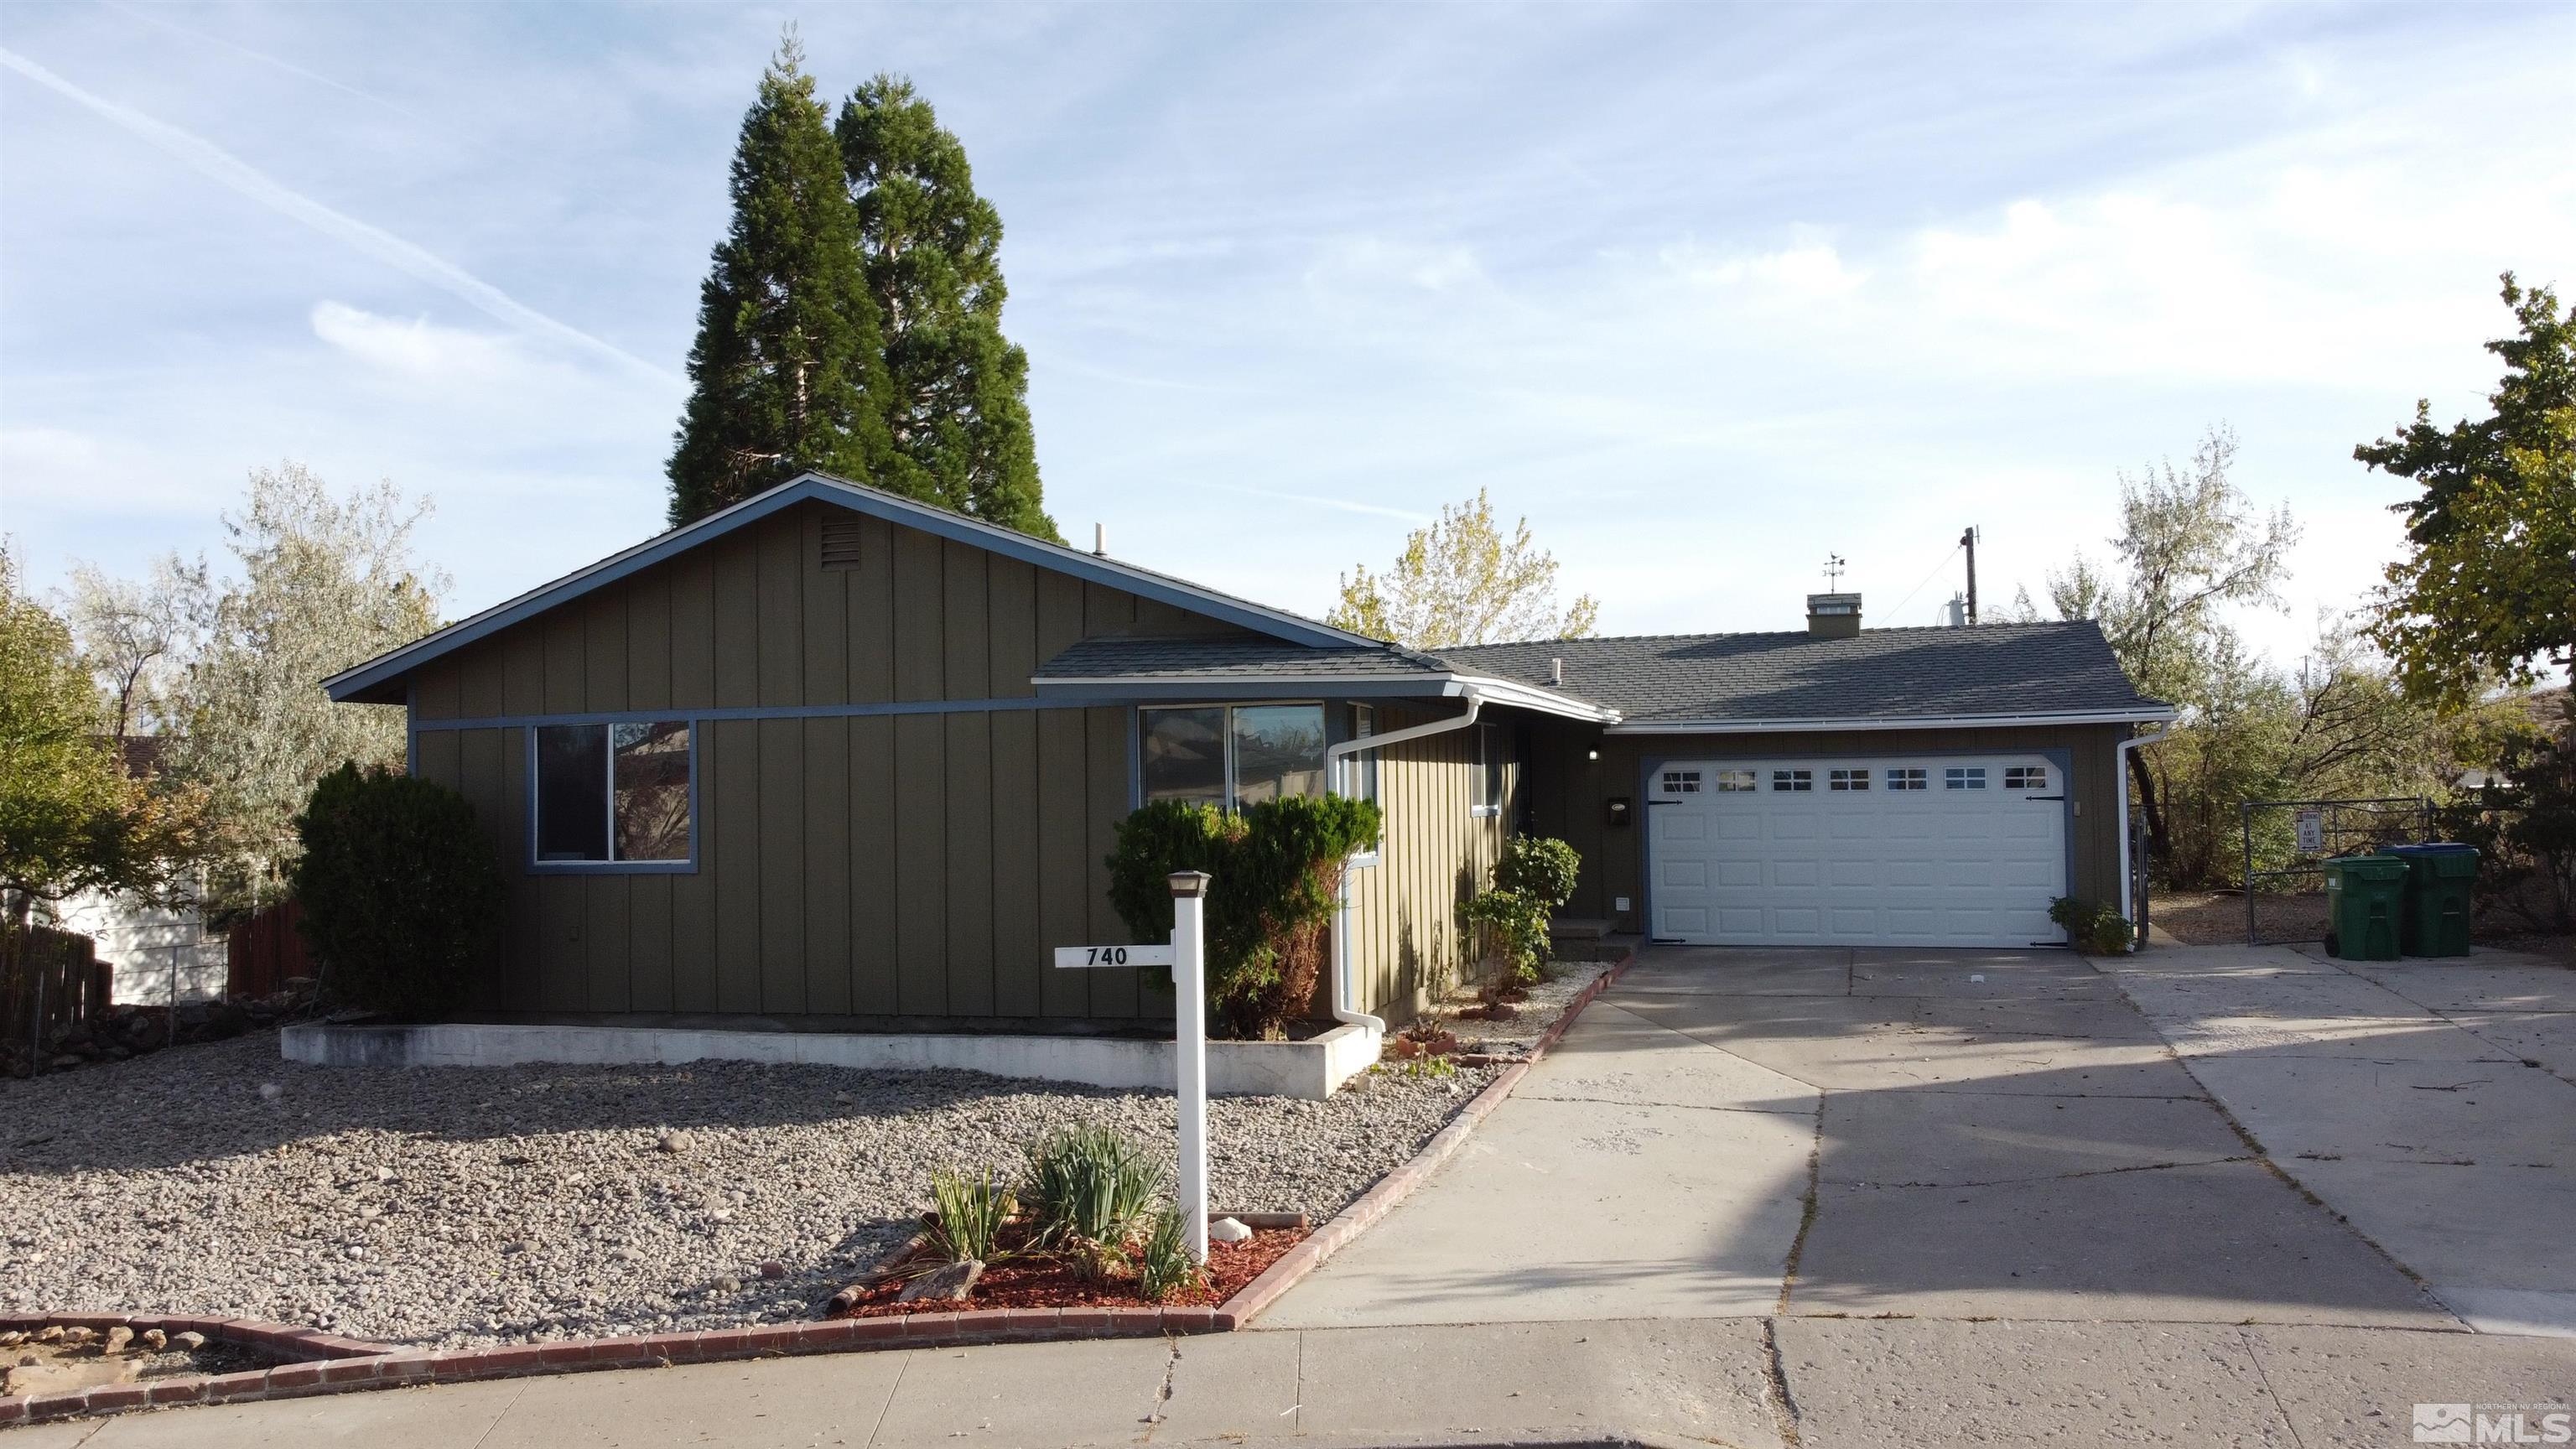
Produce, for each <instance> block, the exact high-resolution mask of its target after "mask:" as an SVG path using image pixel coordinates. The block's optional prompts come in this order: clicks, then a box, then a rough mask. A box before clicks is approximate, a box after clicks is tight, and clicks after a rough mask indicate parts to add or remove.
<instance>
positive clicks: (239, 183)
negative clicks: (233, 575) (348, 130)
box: [0, 48, 685, 388]
mask: <svg viewBox="0 0 2576 1449" xmlns="http://www.w3.org/2000/svg"><path fill="white" fill-rule="evenodd" d="M0 66H6V67H8V68H9V69H10V70H14V71H16V72H17V73H18V74H20V75H23V76H25V77H26V78H27V79H29V80H32V81H34V82H35V83H36V84H38V85H41V86H43V87H45V88H46V89H48V90H50V91H53V92H55V93H56V94H58V95H61V96H64V97H66V98H67V99H70V100H73V101H77V102H78V103H80V104H81V105H82V106H85V107H87V108H88V109H90V110H91V111H94V112H96V113H97V114H99V115H101V116H104V117H105V118H107V119H108V120H110V121H113V122H115V123H116V124H117V125H118V126H121V127H123V128H124V129H125V130H127V131H130V132H132V133H134V134H135V135H137V136H139V137H141V138H143V139H144V140H145V141H148V142H150V143H151V144H152V145H154V146H156V147H158V148H160V149H161V150H163V151H166V152H168V153H169V154H171V155H173V156H176V157H177V158H179V159H180V160H181V161H184V162H186V163H187V164H188V165H189V166H191V167H193V168H195V169H196V170H197V171H199V172H201V173H202V174H204V175H206V176H208V177H210V178H212V179H214V180H216V181H220V182H222V183H223V184H224V185H226V186H229V187H231V188H232V189H233V190H235V191H238V192H240V193H241V194H242V195H244V196H247V197H249V198H250V199H251V200H253V201H256V202H258V203H259V204H261V205H262V206H266V207H268V208H270V209H272V210H274V211H279V212H282V213H284V214H286V215H287V216H291V217H293V218H295V219H296V220H297V221H300V222H302V223H304V224H305V225H306V226H309V227H311V228H313V229H314V230H315V231H318V232H320V233H322V234H323V235H325V236H328V237H333V238H335V239H337V240H339V241H341V242H344V243H346V244H348V245H349V246H352V247H355V248H356V249H357V250H359V251H361V252H364V253H366V254H367V255H368V256H371V257H373V258H375V259H376V260H377V261H380V262H382V263H384V264H385V265H387V266H389V267H392V268H394V269H395V270H396V271H400V272H404V273H407V274H409V275H410V276H413V277H416V278H418V279H419V280H421V281H424V282H427V283H429V284H430V285H431V286H433V287H438V288H441V289H443V290H444V291H446V292H448V293H449V294H451V295H453V296H455V297H456V298H457V299H458V300H460V301H463V302H465V303H467V304H469V305H471V306H473V307H475V308H477V309H479V310H481V311H483V312H485V313H488V314H490V315H491V316H493V317H497V318H499V319H500V320H501V321H504V322H507V323H509V324H510V325H512V326H514V327H518V328H520V329H522V330H524V331H528V332H533V333H536V334H538V335H540V336H544V337H551V338H553V339H555V340H556V341H558V342H567V343H570V344H572V345H573V346H575V347H577V348H580V349H582V350H584V351H587V352H592V353H596V354H598V355H600V356H602V357H605V358H608V359H610V360H612V361H614V362H616V363H618V364H620V365H622V366H625V367H629V368H632V369H634V370H635V371H637V372H639V373H642V374H643V375H645V376H647V377H649V378H651V379H653V380H654V381H655V382H659V383H663V384H666V385H668V386H670V387H673V388H678V387H682V386H684V385H685V384H684V382H683V381H682V379H681V378H680V376H679V375H678V374H676V373H674V372H672V371H670V370H669V369H667V368H663V367H656V366H655V365H653V364H652V363H649V362H646V361H645V360H644V359H642V358H640V357H637V356H636V355H635V354H633V353H631V352H628V351H626V350H625V349H624V348H621V347H619V346H617V345H616V344H615V343H613V342H608V341H605V340H603V339H601V338H597V337H593V336H592V335H590V334H589V333H587V332H584V331H582V330H581V329H580V328H578V327H575V326H572V325H571V324H569V323H565V322H558V321H556V320H555V319H554V318H552V317H549V316H547V315H546V314H545V313H543V312H540V311H538V310H537V309H536V308H534V307H531V306H529V305H527V304H526V303H524V302H522V301H520V300H518V299H517V298H515V297H512V296H511V295H510V294H509V293H507V292H504V291H502V290H501V289H500V288H498V287H495V286H493V285H492V284H491V283H489V282H486V281H484V280H483V279H482V278H480V277H477V276H475V275H474V274H473V273H471V272H468V271H466V270H465V269H464V268H463V267H460V266H457V265H456V264H455V263H453V262H450V261H448V260H446V259H445V258H443V257H440V256H437V255H435V254H433V253H431V252H429V251H427V250H425V249H423V248H422V247H420V246H417V245H415V244H413V243H411V242H407V241H405V240H403V239H402V238H401V237H398V236H395V235H394V234H393V233H392V232H389V231H386V230H385V229H383V228H382V227H378V226H371V225H369V224H368V223H366V222H363V221H360V220H358V219H357V218H356V217H354V216H350V215H348V214H347V213H345V212H340V211H335V210H333V209H331V208H330V207H328V206H325V205H323V204H322V203H321V202H318V201H315V200H314V199H313V198H311V197H309V196H306V195H304V194H303V193H302V192H300V191H296V190H294V189H293V188H291V187H289V186H287V185H285V184H284V183H283V182H280V181H278V180H276V179H275V178H273V177H271V176H269V175H268V174H267V173H266V172H264V171H261V170H259V169H258V168H257V167H254V166H252V165H251V164H250V163H248V162H246V161H243V160H242V159H241V158H239V157H237V156H235V155H233V154H232V153H231V152H229V151H226V150H224V149H223V148H222V147H220V146H217V145H215V144H214V143H213V142H211V141H207V140H205V139H204V138H202V137H199V136H196V135H193V134H191V133H189V132H187V131H183V130H181V129H179V128H178V127H176V126H173V125H170V124H169V123H167V122H165V121H158V120H155V119H153V118H152V117H150V116H147V115H145V114H143V113H142V112H140V111H137V110H135V109H134V108H132V107H130V106H124V105H119V104H118V103H116V102H115V101H111V100H109V99H107V98H106V97H105V96H100V95H93V94H91V93H90V92H88V91H86V90H83V89H81V88H80V87H79V86H76V85H74V84H72V83H71V82H70V81H67V80H65V79H63V78H62V77H61V76H58V75H56V74H54V73H53V72H52V71H50V70H47V69H46V68H45V67H43V66H41V65H38V64H37V63H35V62H34V61H32V60H29V59H27V58H26V57H25V56H22V55H20V54H18V53H17V52H16V51H13V50H8V49H5V48H0Z"/></svg>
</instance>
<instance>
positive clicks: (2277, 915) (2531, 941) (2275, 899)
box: [2147, 891, 2576, 966]
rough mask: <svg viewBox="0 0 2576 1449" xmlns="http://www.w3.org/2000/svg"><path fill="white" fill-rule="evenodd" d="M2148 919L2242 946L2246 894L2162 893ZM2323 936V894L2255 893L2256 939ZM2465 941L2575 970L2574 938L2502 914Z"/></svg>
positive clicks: (2192, 942)
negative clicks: (2525, 955) (2529, 925)
mask: <svg viewBox="0 0 2576 1449" xmlns="http://www.w3.org/2000/svg"><path fill="white" fill-rule="evenodd" d="M2147 919H2148V920H2149V922H2151V923H2152V924H2153V925H2154V926H2155V928H2156V929H2157V930H2160V931H2164V932H2167V933H2169V934H2171V935H2172V936H2173V938H2174V939H2175V940H2177V941H2180V942H2182V943H2183V944H2184V945H2186V946H2241V945H2243V944H2245V895H2244V893H2243V892H2241V891H2172V892H2167V893H2161V894H2158V895H2157V896H2156V897H2155V898H2154V901H2153V903H2152V904H2151V905H2150V906H2149V908H2148V913H2147ZM2325 936H2326V898H2325V893H2324V892H2323V891H2303V892H2298V893H2296V894H2279V895H2275V894H2270V893H2257V894H2256V895H2255V897H2254V938H2255V939H2256V940H2258V941H2263V942H2270V943H2279V944H2287V945H2303V944H2306V943H2308V942H2311V941H2323V940H2324V939H2325ZM2469 939H2470V940H2471V941H2473V942H2474V943H2476V944H2477V945H2479V946H2482V947H2487V948H2490V949H2493V950H2498V951H2518V952H2522V953H2524V954H2527V955H2532V956H2538V957H2541V958H2542V959H2544V960H2549V961H2555V962H2558V963H2559V964H2561V965H2566V966H2576V936H2565V935H2556V934H2552V933H2548V932H2540V931H2533V930H2531V929H2529V928H2528V926H2527V925H2526V924H2525V923H2524V922H2523V921H2522V920H2521V919H2520V918H2519V917H2516V916H2513V915H2511V914H2509V913H2506V912H2501V911H2481V912H2480V913H2479V914H2478V915H2477V916H2476V917H2475V918H2474V919H2473V920H2472V921H2471V923H2470V928H2469Z"/></svg>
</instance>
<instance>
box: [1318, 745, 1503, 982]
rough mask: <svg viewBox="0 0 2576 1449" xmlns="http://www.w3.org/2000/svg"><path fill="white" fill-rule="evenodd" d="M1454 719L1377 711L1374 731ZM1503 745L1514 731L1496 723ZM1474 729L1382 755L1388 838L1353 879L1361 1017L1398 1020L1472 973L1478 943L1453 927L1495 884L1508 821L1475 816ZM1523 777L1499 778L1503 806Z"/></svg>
mask: <svg viewBox="0 0 2576 1449" xmlns="http://www.w3.org/2000/svg"><path fill="white" fill-rule="evenodd" d="M1444 713H1446V714H1455V713H1456V710H1455V709H1451V710H1448V711H1445V712H1433V711H1416V710H1410V709H1402V708H1387V709H1381V710H1379V712H1378V720H1377V729H1378V731H1379V732H1380V733H1382V734H1391V733H1393V732H1394V731H1396V730H1399V729H1408V728H1411V727H1413V726H1415V725H1421V724H1428V723H1431V722H1433V721H1434V720H1437V719H1439V718H1442V717H1443V714H1444ZM1497 730H1498V733H1499V735H1500V737H1501V739H1502V740H1503V741H1504V742H1506V743H1508V742H1509V741H1510V740H1511V739H1512V737H1513V733H1514V731H1513V730H1512V729H1511V727H1510V726H1508V725H1498V726H1497ZM1477 740H1478V731H1477V730H1476V729H1472V728H1471V729H1461V730H1450V731H1446V732H1444V733H1441V734H1434V735H1427V736H1424V737H1422V738H1420V739H1416V740H1409V741H1405V742H1402V743H1399V744H1394V745H1389V746H1387V747H1386V748H1385V749H1383V750H1382V751H1379V752H1378V754H1379V761H1378V800H1379V802H1380V804H1381V806H1382V807H1383V809H1384V811H1385V816H1386V835H1385V838H1384V840H1383V841H1382V842H1381V844H1380V849H1379V852H1378V862H1377V864H1375V865H1372V866H1364V867H1360V868H1357V869H1354V870H1352V871H1351V872H1350V875H1349V883H1350V899H1351V908H1352V922H1351V925H1352V964H1353V974H1354V976H1355V977H1356V978H1357V982H1356V986H1357V994H1358V996H1359V998H1360V1000H1361V1001H1362V1002H1363V1003H1365V1004H1366V1007H1365V1009H1368V1010H1373V1011H1376V1012H1378V1013H1380V1014H1382V1015H1387V1016H1391V1017H1393V1018H1395V1019H1397V1020H1402V1019H1404V1018H1407V1017H1410V1016H1412V1015H1413V1014H1414V1013H1415V1012H1417V1011H1419V1010H1421V1008H1422V1007H1423V1006H1424V1005H1425V1004H1426V1002H1427V1001H1428V999H1429V994H1430V993H1432V992H1434V991H1437V990H1439V989H1440V988H1442V987H1444V986H1446V985H1451V984H1455V983H1457V982H1461V981H1465V980H1468V979H1471V978H1472V977H1474V976H1475V975H1476V973H1477V970H1478V966H1479V962H1478V961H1477V959H1476V951H1475V945H1474V941H1473V939H1472V937H1471V936H1470V934H1469V932H1468V931H1467V929H1466V928H1465V927H1464V926H1463V925H1462V923H1461V922H1460V920H1459V915H1458V913H1459V907H1460V906H1462V905H1463V904H1464V903H1465V901H1466V899H1467V897H1469V896H1471V895H1473V894H1475V893H1476V892H1478V891H1481V890H1483V889H1485V888H1486V887H1487V886H1488V885H1490V884H1491V883H1492V877H1493V869H1494V862H1495V860H1496V859H1497V858H1498V857H1499V856H1500V855H1501V854H1502V848H1503V841H1504V839H1505V837H1506V835H1507V834H1508V832H1509V828H1510V824H1511V821H1512V818H1513V810H1512V808H1511V806H1510V805H1508V804H1507V805H1506V806H1505V808H1504V809H1503V810H1502V811H1500V812H1499V813H1492V814H1485V815H1479V814H1477V813H1476V805H1477V798H1476V797H1477V794H1478V791H1479V790H1480V789H1481V773H1482V763H1481V758H1480V756H1479V755H1478V753H1477V751H1478V744H1477ZM1523 775H1524V771H1523V768H1522V766H1520V765H1519V764H1517V763H1514V764H1512V765H1511V766H1509V767H1508V768H1507V769H1506V771H1505V775H1504V789H1505V795H1506V800H1507V801H1511V800H1517V799H1518V791H1519V789H1520V787H1521V783H1522V778H1523Z"/></svg>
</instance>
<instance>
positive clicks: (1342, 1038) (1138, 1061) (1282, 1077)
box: [280, 1022, 1379, 1101]
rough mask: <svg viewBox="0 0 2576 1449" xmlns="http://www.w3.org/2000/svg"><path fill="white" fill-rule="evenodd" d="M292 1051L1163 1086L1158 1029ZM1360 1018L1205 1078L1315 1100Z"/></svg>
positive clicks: (489, 1031)
mask: <svg viewBox="0 0 2576 1449" xmlns="http://www.w3.org/2000/svg"><path fill="white" fill-rule="evenodd" d="M280 1037H281V1041H282V1048H281V1050H282V1052H283V1054H284V1056H285V1057H286V1059H287V1060H288V1061H291V1062H303V1063H306V1064H308V1065H311V1066H321V1067H515V1066H529V1065H534V1064H537V1063H562V1064H566V1065H583V1066H588V1065H617V1066H678V1065H680V1064H682V1063H684V1062H697V1061H734V1062H781V1063H784V1062H802V1063H809V1064H812V1065H817V1066H831V1067H854V1068H860V1069H865V1070H889V1069H892V1070H920V1069H924V1068H933V1067H950V1068H956V1069H959V1070H963V1071H972V1072H990V1073H992V1074H993V1075H994V1076H997V1077H1031V1078H1036V1079H1039V1080H1043V1081H1053V1082H1082V1083H1085V1084H1087V1085H1090V1086H1095V1087H1143V1088H1151V1089H1162V1090H1169V1089H1170V1088H1171V1086H1172V1081H1173V1075H1174V1073H1173V1048H1172V1043H1170V1042H1168V1041H1136V1040H1126V1039H1121V1038H1116V1037H1084V1036H1002V1035H992V1036H974V1035H965V1034H944V1033H928V1032H924V1033H914V1034H889V1035H882V1036H880V1035H868V1034H860V1033H851V1032H776V1031H722V1030H710V1031H701V1030H694V1029H689V1028H670V1027H640V1026H637V1027H629V1026H520V1025H506V1026H505V1025H483V1024H475V1023H465V1022H450V1023H440V1024H435V1025H427V1026H365V1025H356V1026H330V1025H324V1024H321V1023H312V1022H308V1023H304V1024H300V1025H295V1026H289V1027H287V1028H286V1029H285V1030H284V1031H283V1032H282V1033H280ZM1378 1046H1379V1039H1378V1038H1377V1037H1376V1036H1375V1035H1374V1034H1373V1033H1371V1032H1370V1031H1369V1030H1368V1029H1367V1028H1366V1027H1361V1026H1337V1027H1334V1028H1333V1029H1332V1030H1331V1031H1328V1032H1325V1033H1324V1034H1323V1035H1321V1036H1317V1037H1314V1038H1312V1039H1310V1040H1307V1041H1212V1042H1209V1043H1208V1090H1209V1091H1211V1092H1220V1093H1227V1094H1232V1095H1242V1096H1266V1097H1304V1098H1307V1099H1309V1100H1313V1101H1321V1100H1323V1099H1324V1098H1326V1097H1328V1096H1330V1095H1332V1092H1333V1089H1334V1088H1336V1087H1339V1086H1340V1085H1341V1084H1342V1083H1344V1082H1346V1081H1349V1080H1350V1079H1351V1078H1352V1077H1353V1076H1355V1075H1357V1074H1358V1073H1360V1072H1362V1071H1365V1070H1367V1068H1368V1066H1369V1064H1370V1063H1372V1062H1374V1061H1376V1060H1377V1054H1378Z"/></svg>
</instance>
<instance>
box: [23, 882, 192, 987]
mask: <svg viewBox="0 0 2576 1449" xmlns="http://www.w3.org/2000/svg"><path fill="white" fill-rule="evenodd" d="M52 915H53V916H54V917H55V924H57V925H59V926H61V928H62V929H64V930H66V931H77V932H79V933H80V934H82V935H84V936H87V937H89V938H90V939H92V940H94V941H96V942H98V959H99V960H101V961H107V962H111V963H113V964H114V968H115V969H114V972H113V975H114V978H115V985H114V986H113V987H112V988H110V991H109V996H108V999H109V1000H110V1001H112V1002H114V1003H116V1004H117V1005H119V1006H126V1005H143V1006H167V1005H169V1004H170V1002H171V999H172V993H173V992H175V993H176V994H177V999H178V1000H179V1001H180V1002H183V1003H184V1002H190V1001H220V1000H222V999H223V994H224V973H225V969H226V966H227V964H228V952H227V950H226V943H225V939H224V936H223V933H222V932H220V931H210V930H208V929H206V918H205V915H204V913H203V912H201V911H199V910H198V909H197V907H196V904H195V902H194V900H193V899H191V900H190V901H189V902H188V903H187V904H184V905H179V906H161V905H155V904H153V903H151V902H149V901H144V900H139V899H137V898H135V897H132V896H123V895H108V894H105V893H103V892H99V891H84V892H82V893H81V894H79V895H76V896H72V897H70V898H68V899H66V900H64V901H62V902H60V903H58V904H57V905H55V906H54V908H53V911H52Z"/></svg>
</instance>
